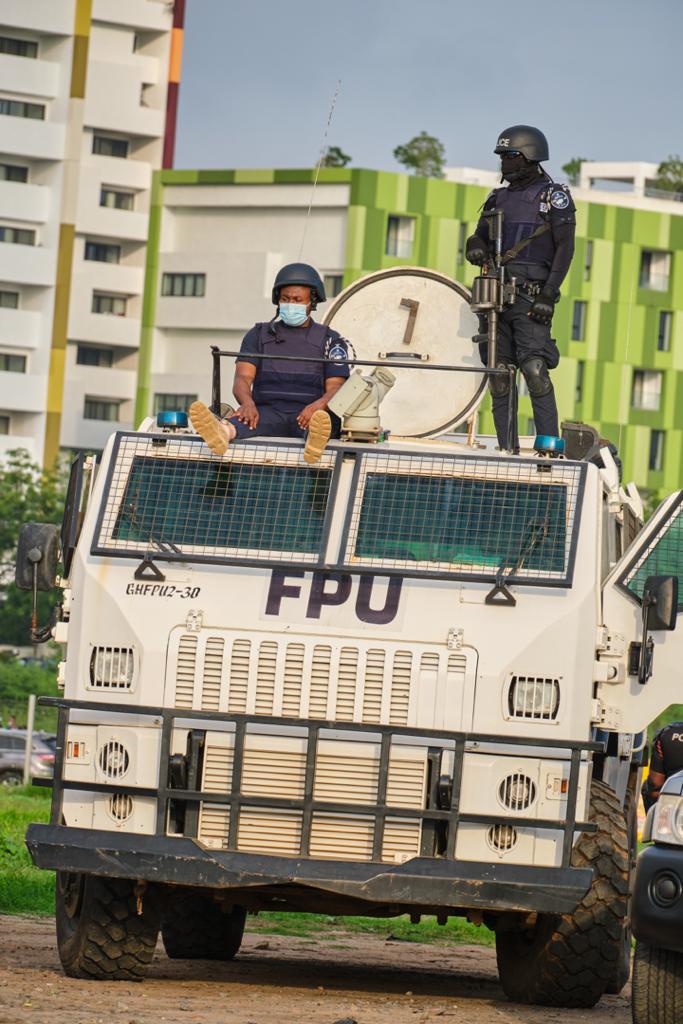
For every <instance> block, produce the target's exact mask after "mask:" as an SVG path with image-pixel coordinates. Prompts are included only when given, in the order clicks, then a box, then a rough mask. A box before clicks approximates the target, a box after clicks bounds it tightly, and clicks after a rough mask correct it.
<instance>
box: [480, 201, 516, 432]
mask: <svg viewBox="0 0 683 1024" xmlns="http://www.w3.org/2000/svg"><path fill="white" fill-rule="evenodd" d="M484 217H486V219H487V220H488V222H489V249H490V258H489V260H488V262H486V263H485V264H484V266H483V267H482V272H481V274H479V276H478V277H475V279H474V281H473V282H472V299H471V301H470V306H471V308H472V312H474V313H483V314H484V315H485V316H486V334H478V335H476V338H475V340H476V341H482V342H483V341H486V342H487V345H488V351H487V358H486V365H487V366H488V367H489V368H491V369H497V368H498V364H497V355H498V353H497V343H498V317H499V315H500V314H501V313H502V312H503V309H504V308H505V306H510V305H512V303H513V302H514V301H515V299H516V297H517V281H516V278H515V277H510V278H509V279H508V278H507V275H506V272H505V264H506V263H507V262H508V260H507V259H506V258H504V256H503V211H502V210H491V211H490V212H489V213H484ZM508 369H509V371H510V388H509V392H508V394H509V398H508V450H509V451H511V450H512V438H513V436H514V417H515V409H516V403H515V400H514V397H515V396H514V392H515V379H514V368H513V367H508Z"/></svg>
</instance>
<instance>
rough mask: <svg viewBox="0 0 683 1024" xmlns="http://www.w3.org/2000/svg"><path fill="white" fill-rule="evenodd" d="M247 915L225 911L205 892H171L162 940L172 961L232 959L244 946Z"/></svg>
mask: <svg viewBox="0 0 683 1024" xmlns="http://www.w3.org/2000/svg"><path fill="white" fill-rule="evenodd" d="M246 917H247V912H246V910H244V908H243V907H233V909H232V910H231V911H228V912H226V911H224V910H223V909H222V908H221V906H220V904H219V903H216V901H215V900H214V899H212V898H211V896H207V895H206V894H205V893H193V892H182V891H181V892H177V893H174V891H173V889H168V890H167V894H166V900H165V905H164V909H163V914H162V919H161V937H162V939H163V940H164V948H165V950H166V954H167V956H168V957H170V959H171V960H232V958H233V957H234V956H235V954H236V953H237V951H238V949H239V948H240V946H241V944H242V936H243V935H244V924H245V921H246Z"/></svg>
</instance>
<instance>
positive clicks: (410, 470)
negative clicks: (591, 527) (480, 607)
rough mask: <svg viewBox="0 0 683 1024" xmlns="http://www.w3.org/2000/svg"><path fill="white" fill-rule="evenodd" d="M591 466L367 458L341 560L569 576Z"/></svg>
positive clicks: (482, 573) (457, 571) (483, 573)
mask: <svg viewBox="0 0 683 1024" xmlns="http://www.w3.org/2000/svg"><path fill="white" fill-rule="evenodd" d="M583 470H584V467H581V466H576V465H571V464H563V463H561V462H554V463H552V464H551V463H540V462H538V461H531V460H521V459H517V460H514V461H513V460H507V459H485V458H483V459H476V460H475V459H462V458H457V457H450V458H443V457H423V456H415V457H407V456H405V455H400V456H399V455H398V454H387V455H377V456H374V457H373V456H361V465H360V472H359V475H358V483H357V488H356V493H355V497H354V500H353V503H352V507H351V510H350V513H351V514H350V521H349V523H348V537H347V540H346V547H345V552H344V555H343V562H344V563H345V564H349V565H351V566H357V567H361V566H363V567H365V566H367V567H368V568H375V567H377V568H379V567H380V566H383V567H386V568H394V569H404V570H407V571H410V570H411V569H412V570H419V569H422V570H424V571H436V572H438V573H441V574H446V575H450V574H453V575H459V576H462V575H464V576H473V577H481V578H484V579H490V578H492V576H495V574H496V572H497V570H498V569H499V568H500V567H501V566H502V567H503V568H504V569H505V570H507V571H509V570H511V569H512V568H513V567H514V566H515V565H516V564H517V563H518V561H519V560H520V558H521V559H522V564H521V565H520V566H519V568H518V569H517V571H516V573H515V574H514V578H515V579H520V580H522V579H524V580H538V581H541V580H547V581H556V582H560V583H563V582H569V581H570V579H571V573H572V564H571V563H572V552H573V538H574V534H575V530H576V529H577V528H578V498H579V489H580V484H581V481H582V480H583Z"/></svg>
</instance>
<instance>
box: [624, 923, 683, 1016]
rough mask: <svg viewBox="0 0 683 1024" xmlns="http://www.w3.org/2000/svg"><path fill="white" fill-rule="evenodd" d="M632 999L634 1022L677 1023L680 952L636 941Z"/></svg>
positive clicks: (682, 989)
mask: <svg viewBox="0 0 683 1024" xmlns="http://www.w3.org/2000/svg"><path fill="white" fill-rule="evenodd" d="M631 1000H632V1001H631V1012H632V1014H633V1024H680V1021H681V1020H683V954H681V953H674V952H673V951H672V950H670V949H658V948H656V947H655V946H646V945H645V943H643V942H636V953H635V956H634V958H633V991H632V997H631Z"/></svg>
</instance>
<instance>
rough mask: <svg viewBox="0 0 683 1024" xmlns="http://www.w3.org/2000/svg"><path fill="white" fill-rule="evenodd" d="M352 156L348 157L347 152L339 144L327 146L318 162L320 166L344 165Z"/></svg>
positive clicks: (349, 161)
mask: <svg viewBox="0 0 683 1024" xmlns="http://www.w3.org/2000/svg"><path fill="white" fill-rule="evenodd" d="M352 159H353V157H350V156H349V154H348V153H345V152H344V150H343V149H340V147H339V146H328V147H327V149H326V150H325V155H324V157H323V158H322V160H321V162H320V166H321V167H346V165H347V164H350V163H351V161H352Z"/></svg>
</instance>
